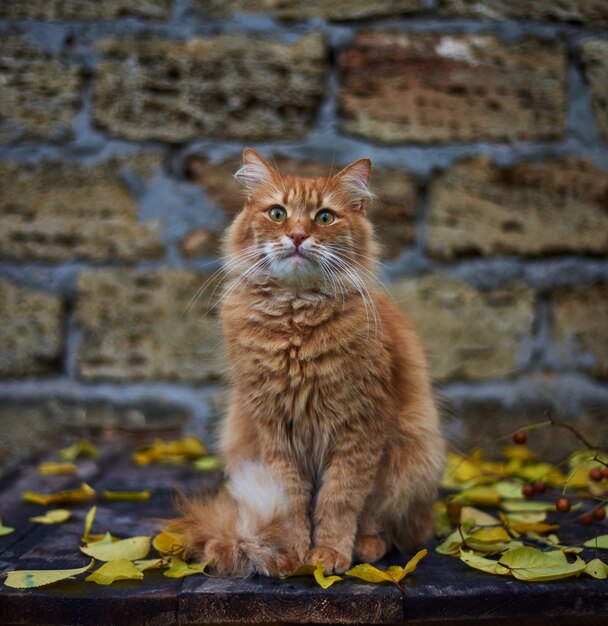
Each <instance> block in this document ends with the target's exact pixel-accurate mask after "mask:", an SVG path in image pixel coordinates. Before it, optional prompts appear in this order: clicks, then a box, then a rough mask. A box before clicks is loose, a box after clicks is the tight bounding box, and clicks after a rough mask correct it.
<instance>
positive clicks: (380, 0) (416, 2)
mask: <svg viewBox="0 0 608 626" xmlns="http://www.w3.org/2000/svg"><path fill="white" fill-rule="evenodd" d="M192 6H193V8H194V10H195V11H197V13H199V14H201V15H203V16H205V17H230V15H231V14H233V13H236V12H239V13H262V12H267V13H270V14H271V15H273V16H274V17H276V18H278V19H279V20H286V21H291V20H307V19H310V18H322V19H326V20H336V21H347V20H359V19H366V18H372V17H393V16H399V15H406V14H410V13H415V12H417V11H420V10H421V9H422V8H423V6H424V3H423V1H422V0H375V1H374V2H369V1H368V0H308V1H307V2H302V1H301V0H227V1H222V0H211V1H209V0H193V4H192Z"/></svg>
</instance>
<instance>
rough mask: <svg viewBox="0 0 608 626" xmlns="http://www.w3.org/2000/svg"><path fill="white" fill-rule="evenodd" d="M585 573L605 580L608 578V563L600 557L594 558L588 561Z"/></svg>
mask: <svg viewBox="0 0 608 626" xmlns="http://www.w3.org/2000/svg"><path fill="white" fill-rule="evenodd" d="M585 573H586V574H589V576H593V578H597V579H599V580H605V579H606V578H608V565H606V563H604V561H602V560H600V559H593V560H592V561H589V563H587V565H586V567H585Z"/></svg>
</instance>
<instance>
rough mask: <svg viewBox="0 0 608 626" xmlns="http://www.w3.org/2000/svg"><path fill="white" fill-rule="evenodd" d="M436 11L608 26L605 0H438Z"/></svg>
mask: <svg viewBox="0 0 608 626" xmlns="http://www.w3.org/2000/svg"><path fill="white" fill-rule="evenodd" d="M439 13H440V14H441V15H445V16H448V17H461V18H465V19H469V18H471V19H483V20H504V19H509V20H542V21H551V22H555V21H558V22H573V23H575V24H584V25H585V26H587V27H589V28H606V27H607V26H608V4H607V3H606V1H605V0H559V2H556V1H555V0H484V1H483V2H480V1H479V0H439Z"/></svg>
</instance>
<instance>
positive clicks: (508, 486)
mask: <svg viewBox="0 0 608 626" xmlns="http://www.w3.org/2000/svg"><path fill="white" fill-rule="evenodd" d="M494 489H496V491H498V495H499V496H500V497H501V498H503V499H505V500H517V499H521V483H518V482H515V481H512V480H499V481H498V482H496V483H494Z"/></svg>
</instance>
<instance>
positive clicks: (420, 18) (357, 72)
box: [0, 0, 608, 471]
mask: <svg viewBox="0 0 608 626" xmlns="http://www.w3.org/2000/svg"><path fill="white" fill-rule="evenodd" d="M245 146H253V147H255V148H256V149H258V150H259V151H260V152H261V153H263V154H264V155H266V156H270V155H271V153H272V155H273V156H274V158H275V159H276V161H277V163H278V164H279V167H280V168H281V169H284V170H286V171H294V172H300V173H304V174H307V175H323V174H328V173H329V171H330V168H331V167H332V163H333V170H334V172H335V171H336V168H338V167H339V166H343V165H346V164H347V163H349V162H350V161H352V160H354V159H356V158H359V157H362V156H369V157H371V158H372V159H373V161H374V166H375V173H374V178H373V190H374V191H375V193H376V195H377V198H376V200H375V202H374V204H373V205H372V206H371V207H370V216H371V219H372V220H373V222H374V223H375V225H376V228H377V231H378V233H379V235H380V238H381V239H382V242H383V244H384V255H383V257H384V258H383V263H384V265H383V273H384V279H385V281H386V283H387V285H388V286H389V289H390V290H391V291H392V293H393V296H394V298H395V300H396V301H397V302H398V303H399V304H400V305H402V306H403V307H404V308H405V309H406V310H408V311H409V312H410V313H411V315H412V316H413V318H414V320H415V322H416V323H417V325H418V327H419V330H420V332H421V333H422V335H423V338H424V339H425V342H426V344H427V346H428V350H429V354H430V359H431V364H432V370H433V374H434V377H435V380H436V385H437V391H438V394H439V396H440V397H441V399H442V400H441V401H442V406H443V415H444V423H445V430H446V432H447V433H448V437H449V438H450V440H451V442H452V443H453V444H454V445H455V446H457V447H458V448H460V449H469V448H470V447H471V446H474V445H477V444H482V445H484V446H485V447H486V448H489V449H490V450H491V449H492V448H496V446H497V441H496V439H497V436H498V435H499V434H501V433H509V432H511V431H512V430H514V429H515V428H516V427H518V426H521V425H523V424H527V423H532V422H537V421H541V420H543V419H544V416H546V414H547V413H548V412H549V413H550V414H552V415H554V416H556V417H560V418H562V419H569V420H572V421H573V423H576V424H577V425H578V426H577V427H578V428H580V430H581V432H584V433H585V434H587V435H588V436H589V437H590V438H592V439H593V440H595V441H596V442H598V443H599V442H602V441H603V442H604V444H605V443H606V440H607V439H608V419H607V418H608V259H607V252H608V2H606V0H560V1H559V2H557V1H552V0H530V1H524V0H486V1H481V0H480V1H473V0H377V1H370V0H309V1H307V2H297V1H295V0H251V1H246V0H226V1H220V0H208V1H207V0H138V1H135V0H107V1H98V0H79V1H69V0H44V1H43V0H40V1H38V0H32V1H20V2H14V1H11V0H0V468H1V470H4V471H6V470H7V469H8V468H9V467H10V466H11V465H12V464H14V463H15V462H17V461H18V460H19V459H23V458H27V457H28V456H29V455H31V454H33V453H36V452H37V451H39V450H41V449H48V448H49V447H50V446H53V445H55V443H56V442H58V441H59V440H60V439H62V437H63V436H64V434H65V433H73V432H75V431H79V430H85V431H95V430H97V429H106V430H108V429H110V430H119V431H121V430H124V431H141V430H150V431H153V432H159V433H162V432H166V433H170V432H175V431H177V430H179V429H182V428H183V429H184V430H185V431H186V432H189V433H194V434H198V435H199V436H201V437H203V439H205V440H206V441H207V442H213V437H214V432H215V431H214V429H215V425H216V424H217V419H218V416H219V415H221V412H222V409H223V407H224V405H225V397H226V396H225V385H224V384H223V383H222V371H223V368H224V360H223V356H222V343H221V335H220V330H219V325H218V321H217V307H215V308H213V306H214V303H215V302H217V299H218V296H219V293H220V288H219V287H218V285H219V281H218V280H217V279H216V278H214V279H211V280H210V282H209V286H208V287H207V288H206V289H205V290H203V292H202V293H197V290H198V289H199V287H200V286H201V285H202V284H203V283H204V282H205V281H206V280H207V279H208V278H209V277H210V276H211V275H212V274H213V272H214V271H215V270H217V269H218V268H219V261H218V240H219V237H220V235H221V232H222V230H223V229H224V227H225V226H226V224H227V223H228V222H229V221H230V219H231V218H232V216H234V215H235V213H236V212H237V211H238V210H239V208H240V206H241V204H242V200H243V196H242V192H241V190H240V189H239V186H238V185H237V183H236V182H235V181H234V179H233V177H232V174H233V172H234V171H235V170H236V169H237V168H238V166H239V163H240V157H241V153H242V149H243V147H245ZM214 290H215V291H214ZM189 305H191V306H189ZM531 443H532V445H533V447H536V449H538V450H539V451H541V453H543V454H546V455H548V456H551V457H557V458H559V457H560V454H562V453H563V452H564V451H565V452H568V451H570V450H572V449H574V448H576V447H577V442H576V441H575V440H572V439H571V438H569V436H568V435H567V434H564V433H559V434H557V436H556V433H547V432H546V431H542V432H541V431H539V433H538V434H536V435H535V440H534V441H533V442H531ZM1 470H0V471H1Z"/></svg>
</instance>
